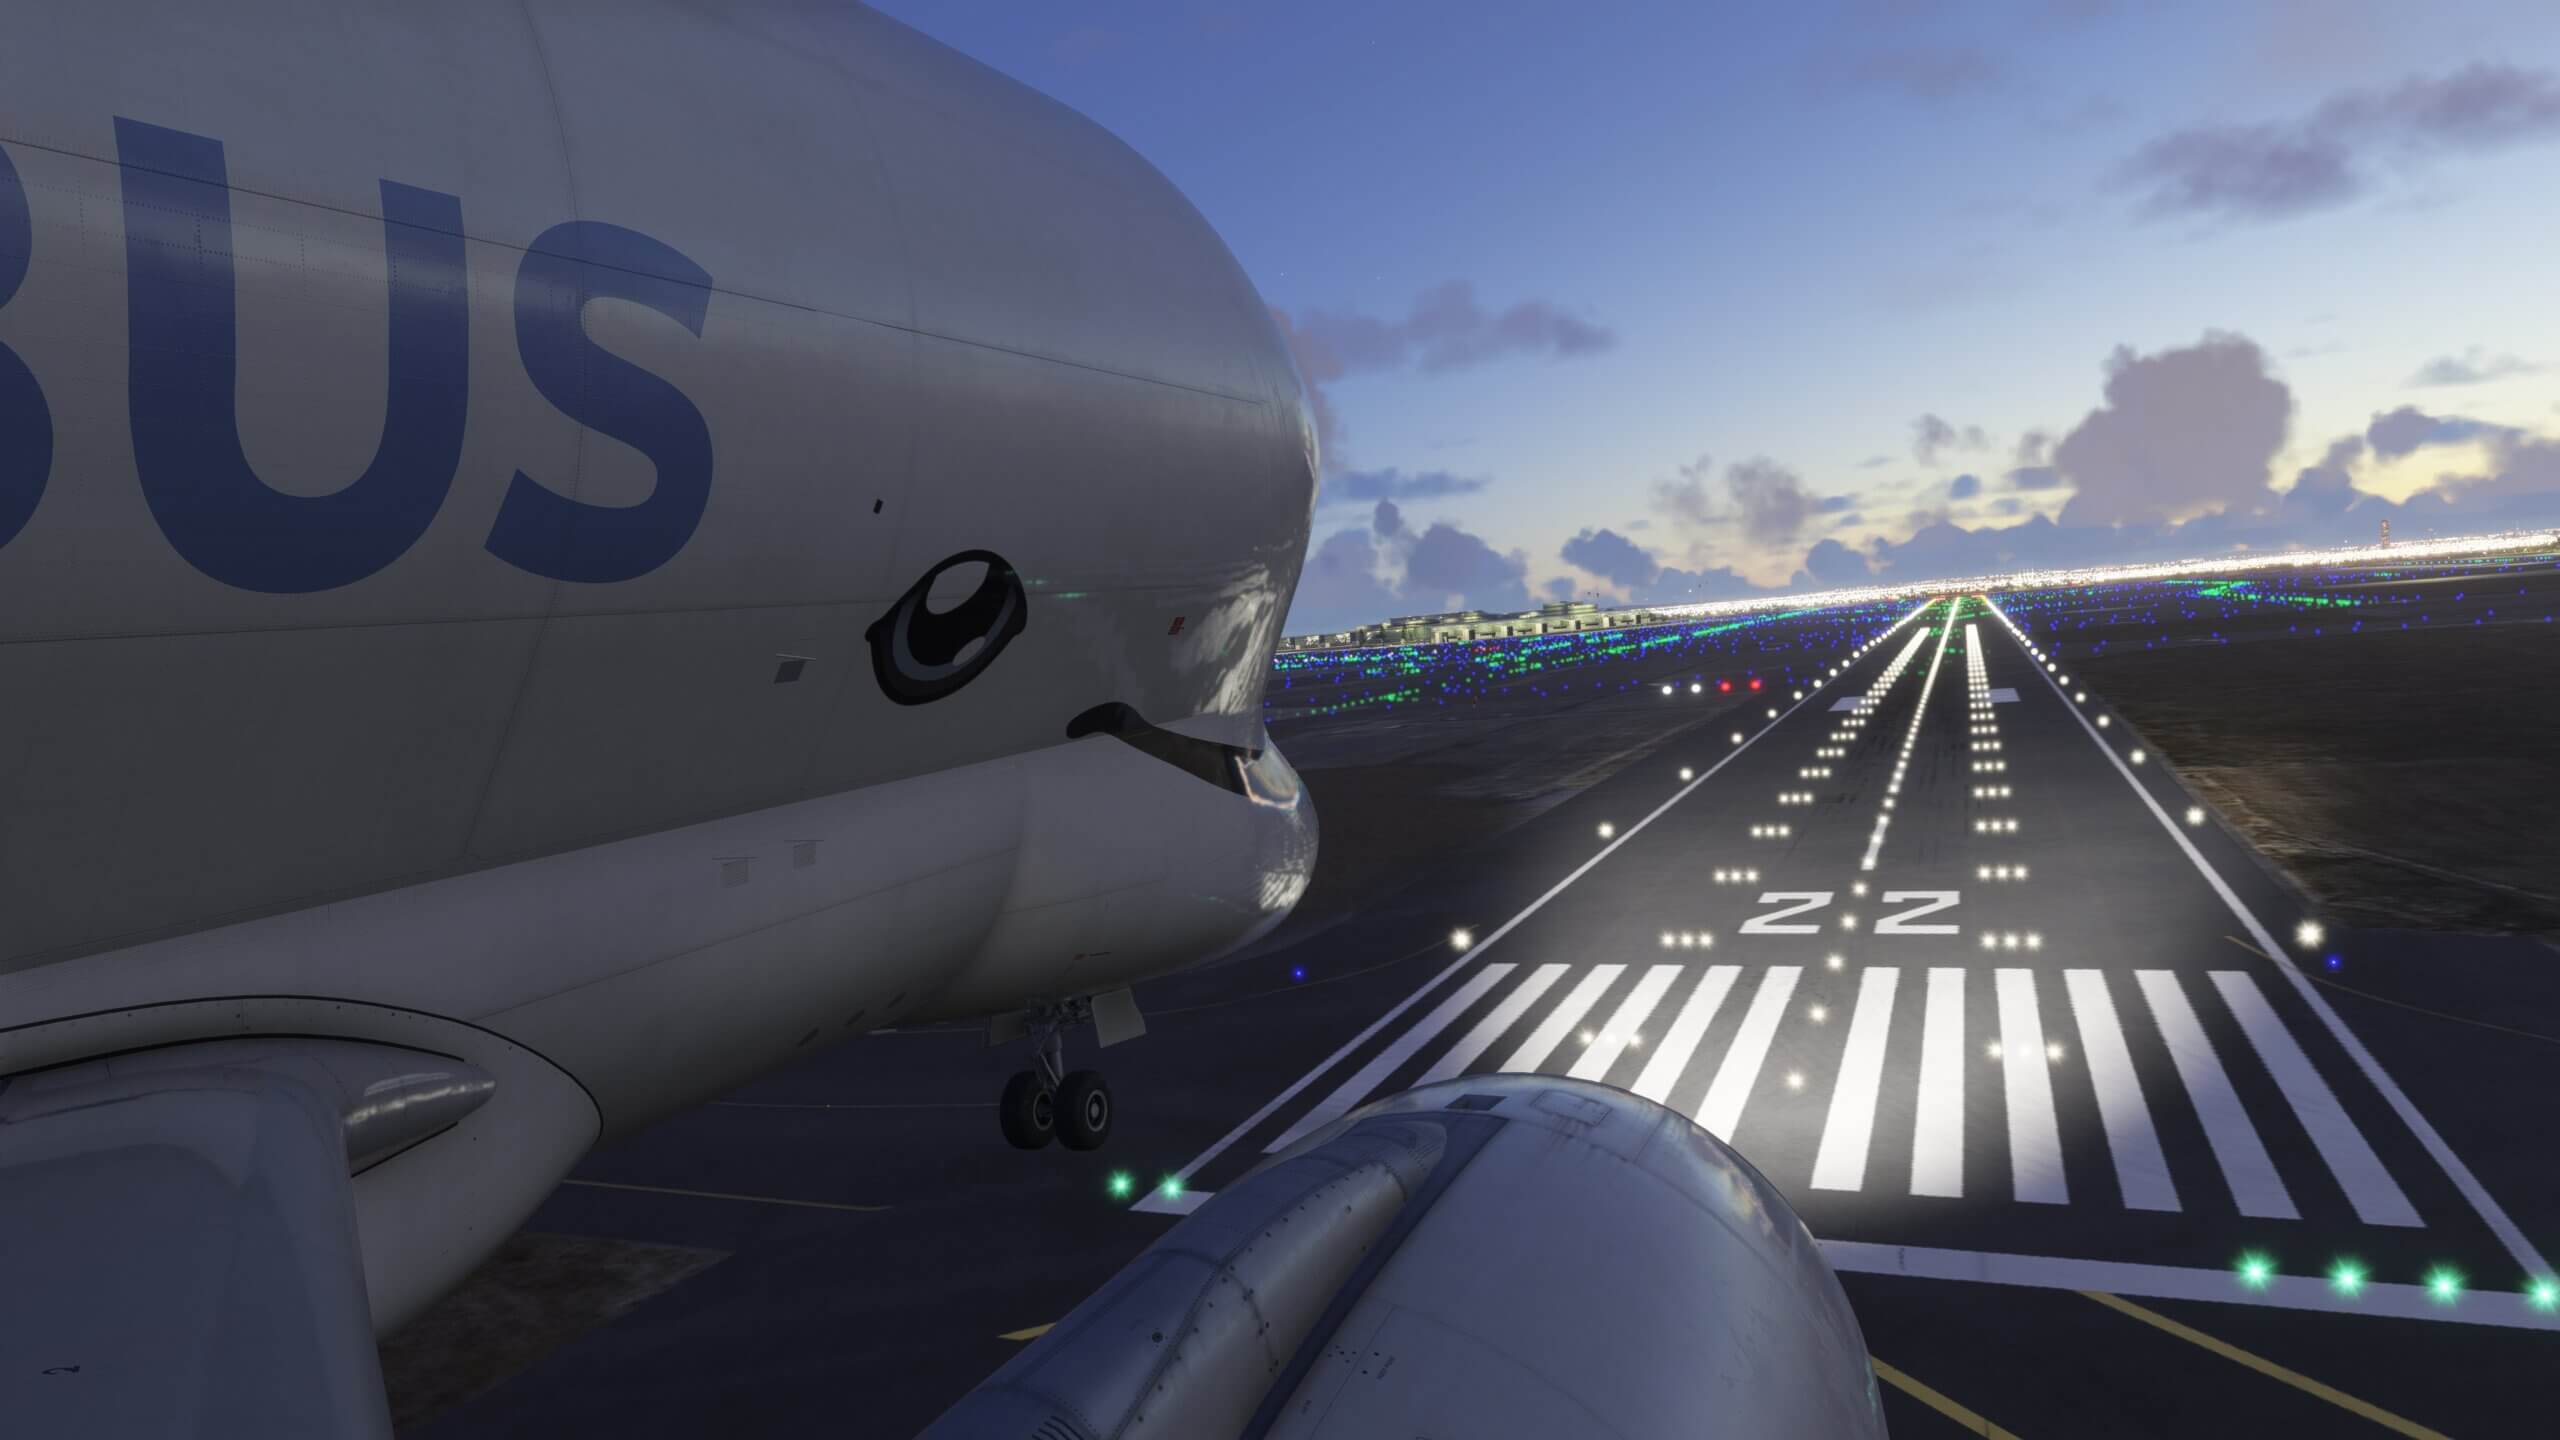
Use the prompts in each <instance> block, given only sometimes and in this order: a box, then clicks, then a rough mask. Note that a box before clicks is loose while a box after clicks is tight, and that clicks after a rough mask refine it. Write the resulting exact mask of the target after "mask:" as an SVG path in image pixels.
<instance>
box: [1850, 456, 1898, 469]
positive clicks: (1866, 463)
mask: <svg viewBox="0 0 2560 1440" xmlns="http://www.w3.org/2000/svg"><path fill="white" fill-rule="evenodd" d="M1892 463H1893V457H1892V456H1890V455H1870V456H1868V457H1867V458H1866V459H1864V460H1861V461H1859V462H1858V468H1859V469H1861V470H1873V469H1875V468H1876V467H1877V466H1879V465H1890V464H1892Z"/></svg>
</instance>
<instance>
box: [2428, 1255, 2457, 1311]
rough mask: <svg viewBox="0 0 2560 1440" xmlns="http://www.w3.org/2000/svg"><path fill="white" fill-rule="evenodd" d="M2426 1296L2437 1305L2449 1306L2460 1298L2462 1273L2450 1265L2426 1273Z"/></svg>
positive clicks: (2440, 1266)
mask: <svg viewBox="0 0 2560 1440" xmlns="http://www.w3.org/2000/svg"><path fill="white" fill-rule="evenodd" d="M2427 1295H2428V1298H2430V1299H2432V1300H2434V1301H2435V1302H2436V1303H2437V1304H2439V1305H2450V1304H2452V1303H2453V1302H2454V1301H2456V1300H2459V1299H2461V1298H2462V1272H2461V1271H2459V1270H2456V1269H2454V1268H2453V1267H2452V1266H2450V1265H2439V1266H2437V1267H2436V1268H2434V1269H2433V1270H2430V1271H2428V1272H2427Z"/></svg>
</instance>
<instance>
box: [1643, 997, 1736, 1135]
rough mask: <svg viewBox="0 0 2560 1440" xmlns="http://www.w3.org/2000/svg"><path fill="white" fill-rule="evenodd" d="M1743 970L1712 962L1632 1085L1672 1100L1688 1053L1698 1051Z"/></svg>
mask: <svg viewBox="0 0 2560 1440" xmlns="http://www.w3.org/2000/svg"><path fill="white" fill-rule="evenodd" d="M1741 973H1742V967H1741V966H1739V965H1713V966H1709V967H1708V969H1707V974H1706V978H1705V979H1704V980H1701V981H1700V982H1698V988H1697V989H1695V990H1693V991H1691V992H1689V1000H1688V1003H1686V1004H1684V1005H1682V1006H1681V1007H1680V1014H1679V1017H1678V1018H1677V1019H1674V1020H1673V1021H1672V1022H1671V1029H1670V1031H1669V1032H1668V1033H1667V1034H1665V1035H1664V1036H1663V1037H1662V1043H1661V1044H1659V1045H1656V1046H1654V1047H1653V1058H1652V1059H1651V1060H1648V1061H1646V1062H1645V1067H1644V1073H1643V1074H1641V1075H1638V1076H1637V1077H1636V1083H1635V1085H1634V1086H1633V1087H1632V1088H1633V1089H1634V1091H1635V1093H1637V1094H1638V1095H1641V1096H1643V1097H1644V1098H1646V1099H1647V1100H1650V1101H1652V1102H1653V1103H1655V1104H1657V1105H1664V1104H1668V1103H1670V1100H1671V1087H1672V1086H1674V1085H1677V1084H1679V1083H1680V1076H1681V1075H1682V1073H1684V1072H1685V1071H1687V1070H1688V1068H1689V1057H1690V1056H1691V1055H1693V1054H1695V1053H1697V1049H1698V1042H1699V1041H1700V1040H1701V1039H1704V1038H1705V1037H1706V1033H1707V1026H1708V1025H1710V1024H1712V1023H1713V1022H1714V1020H1715V1018H1716V1010H1717V1008H1718V1007H1720V1006H1722V1005H1723V1004H1724V997H1725V996H1726V995H1727V994H1728V993H1730V992H1731V991H1732V989H1733V977H1735V976H1736V975H1739V974H1741Z"/></svg>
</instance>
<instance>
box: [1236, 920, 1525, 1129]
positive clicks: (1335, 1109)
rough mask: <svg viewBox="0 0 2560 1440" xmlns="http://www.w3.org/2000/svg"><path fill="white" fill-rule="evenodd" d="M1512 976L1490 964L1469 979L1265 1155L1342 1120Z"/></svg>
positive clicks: (1300, 1120)
mask: <svg viewBox="0 0 2560 1440" xmlns="http://www.w3.org/2000/svg"><path fill="white" fill-rule="evenodd" d="M1510 973H1511V967H1510V966H1509V965H1506V964H1493V965H1487V966H1486V967H1484V968H1483V969H1482V970H1479V971H1477V972H1476V973H1475V974H1473V975H1470V976H1468V977H1467V983H1466V984H1464V985H1461V986H1459V987H1458V988H1457V989H1455V990H1453V991H1451V992H1449V995H1448V998H1446V999H1444V1000H1442V1001H1441V1002H1440V1003H1439V1004H1437V1005H1435V1006H1433V1007H1432V1008H1431V1013H1430V1014H1428V1015H1425V1016H1424V1017H1422V1019H1421V1020H1420V1021H1419V1022H1417V1023H1416V1024H1415V1025H1414V1027H1413V1028H1412V1029H1410V1030H1407V1031H1405V1032H1404V1033H1403V1034H1402V1035H1399V1036H1397V1037H1396V1039H1395V1043H1394V1044H1391V1045H1389V1046H1388V1047H1387V1048H1386V1049H1384V1050H1381V1051H1379V1052H1378V1054H1377V1057H1376V1058H1375V1059H1372V1060H1371V1061H1370V1062H1369V1063H1368V1064H1366V1065H1363V1066H1361V1067H1360V1069H1359V1072H1358V1073H1356V1074H1354V1075H1353V1076H1352V1077H1351V1078H1350V1079H1348V1080H1345V1081H1343V1082H1342V1083H1341V1084H1340V1085H1339V1086H1336V1087H1335V1089H1334V1092H1333V1093H1332V1094H1330V1095H1327V1096H1326V1097H1325V1098H1324V1099H1323V1100H1322V1101H1320V1102H1318V1104H1317V1105H1316V1106H1315V1108H1314V1109H1312V1110H1309V1111H1308V1112H1307V1113H1306V1114H1304V1115H1302V1116H1300V1117H1299V1118H1298V1123H1297V1124H1295V1125H1292V1126H1290V1127H1289V1128H1288V1129H1287V1130H1284V1131H1282V1132H1281V1134H1280V1138H1279V1139H1277V1140H1274V1141H1272V1142H1271V1143H1270V1144H1269V1145H1266V1146H1264V1147H1263V1151H1264V1153H1266V1154H1268V1153H1270V1152H1272V1151H1277V1150H1286V1149H1288V1148H1289V1147H1290V1146H1292V1145H1295V1144H1297V1143H1298V1142H1299V1141H1300V1140H1303V1139H1305V1138H1306V1137H1307V1136H1309V1135H1312V1134H1314V1133H1315V1132H1316V1131H1318V1130H1321V1129H1323V1128H1324V1127H1325V1126H1327V1125H1330V1124H1332V1123H1333V1122H1334V1121H1336V1120H1339V1119H1341V1118H1342V1117H1343V1116H1345V1115H1348V1114H1350V1113H1351V1112H1352V1110H1354V1109H1355V1108H1357V1107H1358V1106H1359V1104H1360V1102H1361V1101H1363V1100H1366V1099H1368V1098H1369V1092H1370V1091H1372V1090H1375V1089H1377V1088H1378V1086H1379V1085H1381V1084H1383V1083H1385V1081H1386V1078H1387V1077H1388V1076H1390V1075H1392V1074H1394V1073H1395V1072H1396V1070H1397V1069H1398V1068H1399V1067H1401V1066H1402V1065H1403V1064H1404V1062H1406V1061H1407V1060H1410V1059H1412V1058H1413V1052H1415V1051H1416V1050H1419V1049H1421V1048H1422V1047H1423V1046H1425V1045H1427V1044H1429V1043H1431V1038H1432V1037H1433V1036H1435V1035H1437V1034H1439V1033H1440V1032H1441V1031H1443V1030H1446V1029H1448V1028H1449V1026H1450V1025H1451V1024H1452V1023H1454V1022H1455V1021H1456V1020H1457V1018H1458V1017H1459V1016H1461V1015H1463V1014H1465V1013H1466V1012H1467V1009H1468V1007H1470V1006H1472V1005H1474V1004H1475V1003H1476V1002H1477V1001H1478V1000H1481V999H1483V998H1484V995H1485V992H1486V991H1488V990H1491V989H1492V988H1493V987H1494V986H1495V985H1497V984H1499V983H1501V980H1502V977H1503V976H1505V975H1508V974H1510Z"/></svg>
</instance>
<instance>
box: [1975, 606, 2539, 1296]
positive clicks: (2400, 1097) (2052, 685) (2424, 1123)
mask: <svg viewBox="0 0 2560 1440" xmlns="http://www.w3.org/2000/svg"><path fill="white" fill-rule="evenodd" d="M1982 599H1983V603H1984V604H1986V605H1991V597H1989V596H1988V595H1986V596H1984V597H1982ZM1991 610H1992V613H1993V614H1995V615H1999V616H2001V617H2002V618H2003V619H2004V620H2005V619H2006V618H2007V612H2006V611H2003V610H2001V609H2000V607H1999V606H1997V605H1991ZM2036 677H2037V678H2038V679H2040V680H2042V681H2044V683H2045V688H2046V689H2048V690H2051V691H2052V692H2053V698H2054V700H2055V701H2056V702H2057V703H2059V704H2061V705H2062V707H2063V708H2064V710H2065V711H2066V712H2068V713H2069V714H2070V716H2071V718H2072V719H2073V720H2075V721H2078V722H2079V725H2080V733H2081V734H2083V735H2086V736H2088V737H2089V743H2090V744H2092V745H2095V746H2097V747H2098V753H2100V754H2102V755H2104V756H2106V757H2107V763H2108V764H2110V765H2112V766H2114V767H2115V772H2116V774H2117V775H2119V776H2121V777H2122V778H2123V780H2124V783H2125V784H2126V785H2128V786H2130V787H2131V788H2132V790H2133V793H2134V795H2135V796H2136V797H2137V798H2139V799H2140V800H2141V801H2142V804H2143V808H2145V809H2147V810H2149V811H2150V812H2151V818H2152V819H2153V820H2155V821H2157V822H2159V825H2160V830H2161V833H2163V834H2165V835H2167V836H2168V837H2169V840H2170V843H2172V844H2174V845H2176V846H2177V847H2178V853H2180V854H2182V855H2184V856H2186V857H2187V863H2188V864H2190V865H2193V866H2194V867H2195V868H2196V873H2197V874H2199V875H2202V876H2203V877H2204V880H2205V883H2206V884H2207V885H2209V886H2211V887H2212V889H2213V893H2214V895H2215V896H2216V897H2217V898H2219V899H2220V900H2221V901H2222V904H2223V908H2225V909H2227V910H2229V911H2230V912H2231V917H2232V918H2233V919H2235V920H2237V921H2239V922H2240V928H2241V929H2243V930H2246V931H2248V932H2249V938H2250V939H2252V940H2255V941H2257V942H2258V947H2259V950H2260V953H2262V954H2264V955H2266V956H2267V957H2268V960H2269V961H2270V963H2272V964H2273V965H2274V966H2275V967H2276V969H2277V971H2278V972H2279V973H2281V974H2282V975H2283V976H2284V978H2285V982H2286V983H2287V984H2290V985H2291V986H2293V989H2294V993H2295V994H2297V995H2300V996H2301V997H2302V1003H2303V1004H2305V1005H2308V1006H2310V1007H2311V1013H2312V1014H2314V1015H2317V1016H2319V1017H2320V1023H2321V1025H2323V1026H2324V1027H2326V1028H2327V1029H2328V1031H2329V1034H2330V1035H2331V1037H2333V1038H2334V1039H2336V1040H2337V1042H2338V1045H2339V1047H2340V1048H2342V1049H2344V1050H2345V1051H2346V1052H2347V1058H2348V1059H2350V1060H2353V1061H2354V1062H2356V1068H2357V1069H2358V1070H2361V1071H2363V1072H2364V1078H2365V1079H2367V1080H2369V1081H2371V1082H2372V1083H2373V1088H2374V1089H2376V1090H2378V1091H2380V1092H2382V1098H2383V1101H2384V1103H2386V1104H2388V1105H2389V1106H2390V1107H2391V1112H2392V1113H2393V1114H2395V1115H2397V1116H2399V1117H2400V1123H2402V1124H2404V1125H2406V1126H2408V1127H2409V1133H2410V1134H2412V1135H2415V1136H2417V1137H2418V1143H2419V1144H2420V1145H2421V1146H2424V1147H2425V1149H2426V1152H2427V1153H2428V1154H2429V1155H2431V1156H2433V1157H2435V1162H2436V1165H2437V1167H2438V1168H2440V1169H2442V1170H2443V1171H2444V1173H2445V1178H2446V1179H2448V1180H2451V1181H2452V1182H2453V1188H2455V1189H2456V1190H2459V1191H2461V1192H2462V1198H2463V1199H2465V1200H2468V1201H2470V1202H2471V1208H2472V1210H2473V1211H2474V1212H2475V1213H2476V1214H2478V1215H2479V1217H2480V1218H2481V1220H2482V1221H2483V1222H2485V1223H2486V1224H2487V1225H2488V1227H2489V1229H2490V1230H2491V1231H2492V1232H2494V1233H2495V1234H2496V1235H2497V1237H2498V1240H2499V1243H2500V1244H2503V1245H2505V1246H2506V1247H2507V1253H2508V1254H2509V1255H2512V1256H2514V1257H2515V1260H2516V1263H2517V1264H2519V1265H2521V1266H2523V1267H2524V1269H2525V1273H2527V1274H2529V1275H2537V1276H2544V1277H2548V1276H2549V1275H2550V1274H2551V1273H2552V1272H2551V1262H2549V1261H2548V1260H2545V1259H2544V1258H2543V1257H2542V1252H2541V1251H2540V1250H2537V1249H2535V1248H2534V1244H2533V1242H2532V1241H2530V1240H2528V1239H2526V1238H2525V1234H2524V1231H2523V1230H2522V1229H2520V1228H2518V1227H2517V1225H2516V1222H2515V1220H2514V1218H2513V1217H2512V1216H2510V1215H2508V1214H2507V1212H2506V1209H2505V1208H2504V1207H2503V1206H2501V1205H2499V1204H2498V1202H2497V1200H2496V1198H2495V1197H2493V1196H2491V1195H2490V1194H2489V1188H2488V1187H2487V1186H2485V1185H2483V1184H2481V1183H2480V1177H2479V1176H2477V1175H2474V1174H2472V1173H2471V1167H2470V1166H2468V1165H2465V1164H2463V1163H2462V1157H2461V1156H2459V1155H2456V1154H2454V1153H2453V1147H2452V1146H2450V1145H2448V1144H2446V1143H2445V1139H2444V1136H2443V1135H2441V1134H2439V1133H2438V1132H2437V1130H2436V1127H2435V1126H2434V1125H2432V1124H2430V1123H2429V1122H2428V1120H2427V1117H2426V1116H2425V1115H2423V1114H2421V1113H2420V1112H2419V1110H2418V1107H2417V1104H2416V1102H2414V1101H2412V1100H2411V1099H2410V1098H2409V1092H2407V1091H2405V1090H2403V1089H2401V1088H2400V1085H2399V1082H2398V1081H2395V1080H2393V1079H2392V1078H2391V1075H2390V1072H2388V1071H2386V1070H2384V1069H2383V1068H2382V1062H2381V1061H2379V1060H2376V1059H2374V1058H2373V1052H2372V1051H2371V1050H2369V1049H2367V1048H2366V1047H2365V1043H2364V1041H2362V1040H2360V1039H2358V1038H2356V1033H2355V1032H2354V1031H2353V1030H2350V1029H2348V1028H2347V1021H2346V1017H2344V1016H2342V1015H2340V1014H2339V1013H2338V1010H2337V1007H2336V1006H2334V1005H2331V1004H2330V1003H2329V1000H2328V997H2327V996H2325V995H2322V994H2321V993H2320V992H2319V991H2318V990H2317V989H2314V988H2313V987H2312V984H2311V977H2310V976H2308V975H2305V974H2303V973H2302V967H2301V966H2299V965H2296V964H2294V963H2293V961H2292V960H2291V959H2290V958H2288V957H2287V956H2286V955H2285V953H2284V951H2283V949H2282V947H2280V946H2278V945H2277V944H2276V939H2275V937H2274V936H2273V935H2270V934H2268V933H2267V927H2266V926H2264V925H2261V924H2259V923H2258V917H2257V916H2256V915H2254V914H2252V913H2250V910H2249V907H2248V906H2246V905H2243V904H2241V903H2240V897H2239V896H2238V895H2237V894H2235V893H2233V891H2232V889H2231V886H2230V884H2229V883H2228V882H2226V881H2224V880H2223V878H2222V874H2221V872H2220V871H2217V870H2215V869H2214V868H2213V867H2212V866H2211V865H2209V864H2207V863H2205V858H2204V852H2203V851H2201V850H2198V849H2197V848H2196V846H2195V842H2194V841H2193V840H2190V839H2188V838H2187V836H2186V833H2185V832H2184V831H2182V830H2180V829H2179V828H2178V825H2177V822H2176V821H2174V820H2171V819H2170V818H2169V812H2168V811H2167V810H2165V809H2162V808H2161V805H2160V802H2159V801H2158V800H2157V799H2155V798H2154V797H2153V796H2152V794H2151V792H2150V791H2149V790H2146V789H2144V788H2143V785H2142V782H2141V781H2140V780H2139V779H2137V778H2135V776H2134V773H2133V770H2132V768H2131V767H2130V766H2128V765H2126V764H2125V763H2124V757H2123V756H2121V755H2118V754H2117V753H2116V752H2115V751H2114V750H2113V749H2111V748H2109V747H2108V745H2107V742H2106V737H2105V736H2103V735H2100V734H2099V733H2098V729H2097V727H2096V726H2094V725H2092V724H2090V723H2089V717H2088V716H2087V715H2084V714H2082V713H2081V711H2080V707H2079V706H2077V705H2074V704H2073V703H2072V702H2071V697H2070V695H2069V693H2068V692H2066V691H2064V690H2063V688H2062V686H2061V685H2060V684H2059V683H2058V682H2056V681H2055V679H2054V677H2053V676H2052V675H2050V674H2047V673H2045V672H2043V671H2041V670H2039V671H2037V672H2036Z"/></svg>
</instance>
